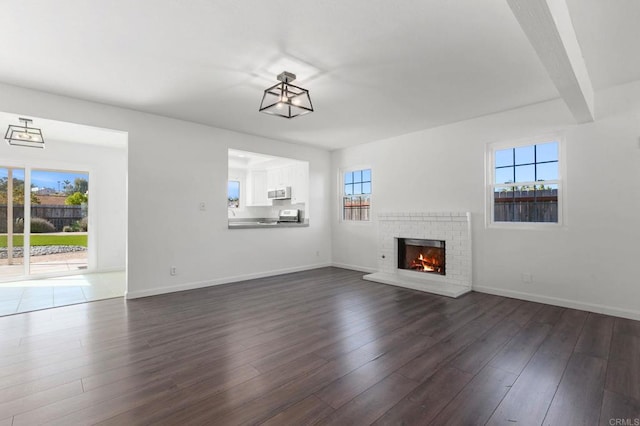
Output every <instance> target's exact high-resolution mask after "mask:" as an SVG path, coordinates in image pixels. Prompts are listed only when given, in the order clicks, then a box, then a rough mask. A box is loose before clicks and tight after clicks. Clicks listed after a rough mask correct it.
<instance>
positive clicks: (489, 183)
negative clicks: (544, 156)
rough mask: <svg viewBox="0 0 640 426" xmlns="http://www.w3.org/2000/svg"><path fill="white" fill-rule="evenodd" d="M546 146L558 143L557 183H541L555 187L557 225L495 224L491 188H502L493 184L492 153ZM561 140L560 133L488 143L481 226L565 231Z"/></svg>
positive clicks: (565, 193)
mask: <svg viewBox="0 0 640 426" xmlns="http://www.w3.org/2000/svg"><path fill="white" fill-rule="evenodd" d="M549 142H558V179H557V180H554V181H544V182H545V184H551V185H558V222H496V221H494V217H495V216H494V198H493V197H494V188H495V186H502V185H501V184H496V183H495V153H496V151H499V150H503V149H509V148H518V147H522V146H529V145H541V144H544V143H549ZM565 145H566V143H565V138H564V135H563V134H562V133H551V134H546V135H541V136H537V137H532V138H526V139H519V140H512V141H502V142H493V143H488V144H487V145H486V149H485V188H486V196H485V218H486V220H485V226H486V227H487V228H497V229H531V230H542V229H549V230H557V229H559V228H563V227H566V218H565V212H566V209H565V203H566V199H567V191H566V185H565V180H566V170H567V168H566V165H565ZM533 184H539V182H518V183H517V184H514V185H517V186H521V185H533Z"/></svg>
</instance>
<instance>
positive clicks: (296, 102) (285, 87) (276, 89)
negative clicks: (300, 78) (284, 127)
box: [259, 71, 313, 118]
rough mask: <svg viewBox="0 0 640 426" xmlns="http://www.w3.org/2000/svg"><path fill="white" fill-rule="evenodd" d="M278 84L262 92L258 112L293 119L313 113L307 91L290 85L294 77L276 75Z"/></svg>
mask: <svg viewBox="0 0 640 426" xmlns="http://www.w3.org/2000/svg"><path fill="white" fill-rule="evenodd" d="M277 78H278V80H279V81H280V83H276V84H274V85H273V86H271V87H269V88H268V89H266V90H265V91H264V95H262V102H261V103H260V109H259V111H260V112H264V113H265V114H271V115H277V116H279V117H284V118H293V117H298V116H300V115H304V114H309V113H310V112H313V104H312V103H311V97H309V91H308V90H307V89H303V88H302V87H298V86H295V85H293V84H291V82H292V81H294V80H295V79H296V75H295V74H292V73H290V72H287V71H283V72H282V73H281V74H279V75H278V77H277Z"/></svg>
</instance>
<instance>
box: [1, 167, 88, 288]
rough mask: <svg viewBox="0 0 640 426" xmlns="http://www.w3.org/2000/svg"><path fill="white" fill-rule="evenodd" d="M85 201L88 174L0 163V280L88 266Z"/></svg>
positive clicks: (55, 272)
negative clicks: (17, 166) (6, 165)
mask: <svg viewBox="0 0 640 426" xmlns="http://www.w3.org/2000/svg"><path fill="white" fill-rule="evenodd" d="M25 177H26V179H25ZM25 197H28V198H26V199H25ZM88 201H89V174H88V173H87V172H81V171H61V170H45V169H33V170H30V169H29V168H26V169H20V168H10V167H0V281H2V280H4V281H6V280H8V279H9V280H10V279H11V278H13V277H16V278H19V277H21V276H32V275H64V274H65V273H73V272H78V271H81V270H85V269H87V268H88V266H89V256H88V247H89V244H88V243H89V241H88V239H89V237H88V230H89V211H88V205H89V203H88Z"/></svg>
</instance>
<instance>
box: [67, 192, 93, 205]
mask: <svg viewBox="0 0 640 426" xmlns="http://www.w3.org/2000/svg"><path fill="white" fill-rule="evenodd" d="M88 201H89V196H88V195H87V194H85V193H82V192H74V193H73V194H71V195H69V196H68V197H67V198H66V199H65V200H64V203H65V204H66V205H68V206H79V205H82V204H84V203H86V202H88Z"/></svg>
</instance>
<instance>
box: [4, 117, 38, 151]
mask: <svg viewBox="0 0 640 426" xmlns="http://www.w3.org/2000/svg"><path fill="white" fill-rule="evenodd" d="M18 120H20V121H22V122H23V123H24V124H23V125H19V124H18V125H16V124H10V125H9V127H8V128H7V133H6V134H5V135H4V138H5V140H6V141H7V142H8V143H9V145H13V146H26V147H29V148H44V138H43V137H42V131H41V130H40V129H36V128H35V127H29V124H30V123H32V122H33V120H30V119H28V118H22V117H20V118H19V119H18Z"/></svg>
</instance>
